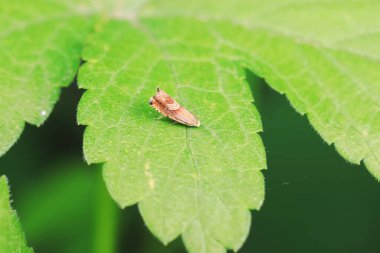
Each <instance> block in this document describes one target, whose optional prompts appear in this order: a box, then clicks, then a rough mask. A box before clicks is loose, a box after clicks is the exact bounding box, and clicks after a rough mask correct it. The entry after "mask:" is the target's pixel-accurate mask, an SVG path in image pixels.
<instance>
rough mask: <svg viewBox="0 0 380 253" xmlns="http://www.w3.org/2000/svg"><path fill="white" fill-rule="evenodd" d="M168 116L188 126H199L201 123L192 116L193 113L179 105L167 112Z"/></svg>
mask: <svg viewBox="0 0 380 253" xmlns="http://www.w3.org/2000/svg"><path fill="white" fill-rule="evenodd" d="M168 117H169V118H171V119H173V120H175V121H177V122H179V123H182V124H185V125H188V126H196V127H199V126H200V125H201V123H200V122H199V120H198V119H197V118H196V117H195V116H194V114H192V113H191V112H189V111H188V110H186V109H185V108H184V107H180V108H179V109H178V110H176V111H170V113H169V114H168Z"/></svg>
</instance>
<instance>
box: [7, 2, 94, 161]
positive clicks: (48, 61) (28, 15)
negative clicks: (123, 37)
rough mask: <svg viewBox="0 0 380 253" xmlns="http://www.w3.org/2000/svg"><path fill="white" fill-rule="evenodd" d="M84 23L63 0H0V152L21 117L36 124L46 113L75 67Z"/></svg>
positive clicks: (12, 136) (15, 135)
mask: <svg viewBox="0 0 380 253" xmlns="http://www.w3.org/2000/svg"><path fill="white" fill-rule="evenodd" d="M62 2H63V1H62ZM78 11H79V10H78ZM89 24H90V22H89V21H86V20H85V19H84V18H83V17H82V15H80V14H79V13H77V12H75V11H74V10H73V9H72V7H71V6H70V4H69V3H67V5H64V4H63V3H59V2H58V1H56V2H54V1H49V2H48V1H42V0H37V1H28V0H16V1H1V3H0V48H1V50H0V66H1V68H0V155H2V154H4V153H5V152H6V151H7V150H8V149H9V148H10V147H11V146H12V145H13V144H14V143H15V141H16V140H17V139H18V137H19V136H20V134H21V132H22V130H23V128H24V124H25V122H28V123H30V124H34V125H37V126H39V125H41V124H42V123H43V122H44V121H45V119H46V118H47V117H48V115H49V114H50V112H51V110H52V107H53V105H54V103H55V102H56V101H57V99H58V97H59V92H60V87H62V86H66V85H68V84H69V83H70V82H71V81H72V80H73V78H74V76H75V74H76V72H77V69H78V66H79V62H80V53H81V49H82V45H83V43H84V39H85V37H86V32H87V30H88V29H89V28H90V27H89Z"/></svg>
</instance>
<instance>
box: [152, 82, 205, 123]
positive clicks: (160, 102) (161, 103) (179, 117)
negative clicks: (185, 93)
mask: <svg viewBox="0 0 380 253" xmlns="http://www.w3.org/2000/svg"><path fill="white" fill-rule="evenodd" d="M149 104H150V105H151V106H152V107H153V108H154V109H156V111H158V112H159V113H161V114H162V115H164V116H165V117H169V118H170V119H172V120H174V121H176V122H179V123H181V124H184V125H187V126H195V127H199V126H200V125H201V122H200V121H199V120H198V119H197V118H196V117H195V116H194V115H193V114H192V113H191V112H189V111H188V110H186V109H185V108H184V107H182V106H181V105H180V104H178V103H177V102H176V101H175V100H174V99H173V98H172V97H171V96H169V95H168V94H167V93H166V92H165V91H163V90H161V89H160V88H157V93H156V95H154V96H153V97H151V98H150V99H149Z"/></svg>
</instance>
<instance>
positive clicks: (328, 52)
mask: <svg viewBox="0 0 380 253" xmlns="http://www.w3.org/2000/svg"><path fill="white" fill-rule="evenodd" d="M379 11H380V3H379V2H376V1H371V0H365V1H341V0H331V1H318V2H315V1H310V0H291V1H288V0H286V1H285V0H279V1H264V0H256V1H244V2H239V4H236V3H235V1H224V2H223V4H221V3H218V2H217V1H186V2H181V1H176V0H169V1H166V0H165V1H164V0H159V1H154V2H152V3H149V4H148V6H147V7H146V8H145V9H144V12H143V13H144V15H156V16H181V15H186V16H190V17H197V18H199V19H203V20H205V19H216V20H222V19H223V20H225V21H226V22H223V25H220V26H219V27H218V28H215V34H217V36H219V37H220V40H221V41H222V42H223V44H224V45H225V46H226V47H230V48H231V49H232V50H233V49H235V50H236V51H237V52H238V53H239V54H240V55H241V56H242V58H244V59H245V60H246V61H247V62H250V63H251V64H250V68H251V69H252V70H253V71H254V72H255V74H257V75H260V76H261V77H263V78H265V79H266V81H267V82H268V84H269V85H271V86H272V87H273V88H274V89H276V90H277V91H279V92H280V93H285V94H286V96H287V97H288V99H289V100H290V102H291V103H292V105H293V106H294V107H295V109H296V110H297V111H298V112H300V113H301V114H303V115H304V114H306V115H307V117H308V119H309V120H310V123H311V124H312V125H313V127H314V128H315V129H316V130H317V131H318V132H319V134H320V135H321V136H322V138H323V139H324V140H325V141H326V142H327V143H328V144H334V145H335V147H336V149H337V150H338V152H339V153H340V154H341V155H342V156H343V157H344V158H346V159H347V160H348V161H350V162H352V163H355V164H359V163H360V162H361V161H362V160H363V161H364V163H365V165H366V166H367V168H368V170H369V171H370V172H371V173H372V174H373V175H374V176H375V177H376V178H377V179H380V102H379V101H380V81H379V80H380V78H379V74H378V73H379V71H378V70H379V66H380V64H379V62H380V47H379V46H378V45H379V43H380V36H379V33H378V28H379V26H380V16H379V15H378V13H379ZM231 21H232V22H231Z"/></svg>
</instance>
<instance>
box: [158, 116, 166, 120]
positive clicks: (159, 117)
mask: <svg viewBox="0 0 380 253" xmlns="http://www.w3.org/2000/svg"><path fill="white" fill-rule="evenodd" d="M163 118H165V116H164V115H160V116H158V117H157V118H156V120H160V119H163Z"/></svg>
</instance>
